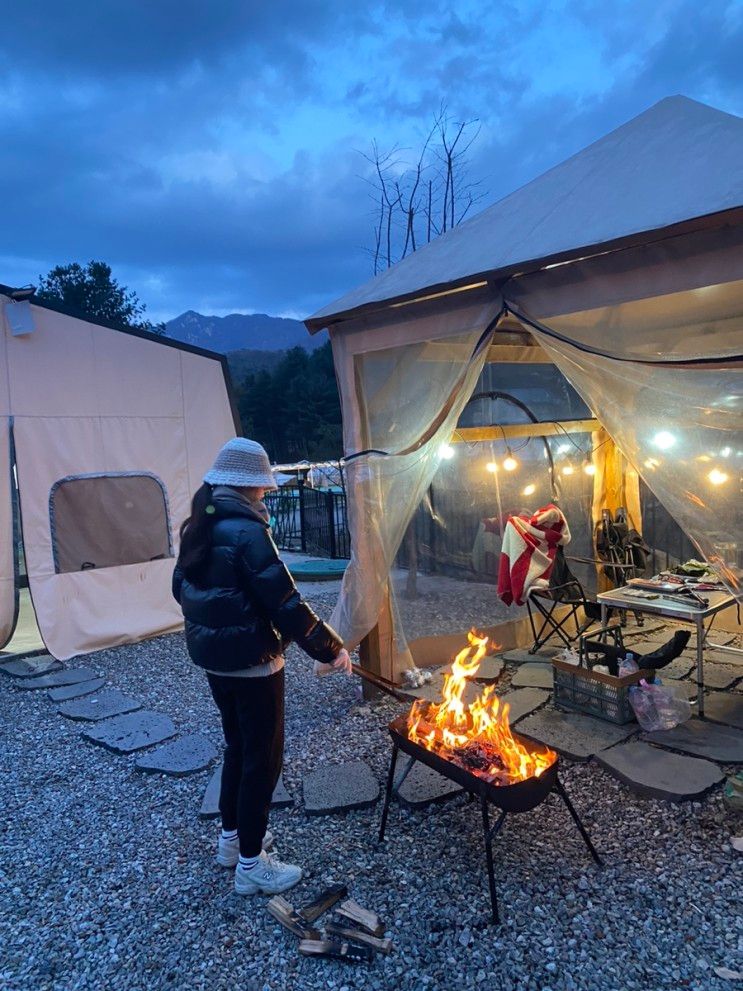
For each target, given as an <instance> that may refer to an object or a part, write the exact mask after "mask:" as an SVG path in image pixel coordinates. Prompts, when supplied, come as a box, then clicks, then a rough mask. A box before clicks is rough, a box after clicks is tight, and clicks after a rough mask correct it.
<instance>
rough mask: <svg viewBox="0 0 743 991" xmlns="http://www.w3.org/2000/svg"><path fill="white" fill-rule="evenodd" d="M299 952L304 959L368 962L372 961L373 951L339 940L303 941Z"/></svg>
mask: <svg viewBox="0 0 743 991" xmlns="http://www.w3.org/2000/svg"><path fill="white" fill-rule="evenodd" d="M299 952H300V953H303V954H304V955H305V956H306V957H335V958H336V959H339V960H356V961H364V962H368V961H369V960H373V959H374V950H372V948H371V947H370V946H362V945H361V944H360V943H349V942H348V941H347V940H345V939H344V940H341V939H303V940H302V941H301V942H300V944H299Z"/></svg>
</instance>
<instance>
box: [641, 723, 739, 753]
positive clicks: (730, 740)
mask: <svg viewBox="0 0 743 991" xmlns="http://www.w3.org/2000/svg"><path fill="white" fill-rule="evenodd" d="M642 739H643V740H647V741H648V743H656V744H658V745H659V746H662V747H670V748H671V749H672V750H681V751H682V752H683V753H685V754H692V755H693V756H694V757H708V758H710V760H716V761H719V762H720V763H723V764H743V734H742V733H741V732H740V730H737V729H735V728H734V727H731V726H722V725H721V724H720V723H713V722H710V721H708V720H706V719H704V720H703V719H697V718H694V719H687V721H686V722H685V723H681V725H680V726H676V727H675V728H674V729H669V730H661V731H658V732H656V733H643V735H642Z"/></svg>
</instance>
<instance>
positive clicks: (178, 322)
mask: <svg viewBox="0 0 743 991" xmlns="http://www.w3.org/2000/svg"><path fill="white" fill-rule="evenodd" d="M165 330H166V333H167V335H168V337H171V338H172V339H173V340H176V341H182V342H183V343H184V344H194V345H196V346H198V347H202V348H207V349H209V350H211V351H218V352H221V353H222V354H227V353H229V352H232V351H245V350H251V351H286V350H287V349H289V348H294V347H301V348H304V349H305V350H306V351H314V350H315V348H318V347H321V346H322V345H323V344H324V343H325V341H326V340H327V332H326V331H323V332H322V333H321V334H314V335H312V336H310V334H308V333H307V329H306V328H305V326H304V324H303V323H302V321H301V320H293V319H292V318H291V317H273V316H270V315H269V314H267V313H228V314H227V315H226V316H223V317H218V316H209V315H206V314H203V313H198V312H197V311H196V310H186V311H185V313H181V314H180V315H179V316H177V317H174V318H173V319H172V320H168V321H167V323H166V324H165Z"/></svg>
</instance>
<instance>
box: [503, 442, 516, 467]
mask: <svg viewBox="0 0 743 991" xmlns="http://www.w3.org/2000/svg"><path fill="white" fill-rule="evenodd" d="M507 450H508V454H507V456H506V457H505V459H504V461H503V467H504V468H505V470H506V471H516V469H517V468H518V466H519V463H518V461H517V460H516V458H514V456H513V453H512V451H511V448H510V447H509V448H508V449H507Z"/></svg>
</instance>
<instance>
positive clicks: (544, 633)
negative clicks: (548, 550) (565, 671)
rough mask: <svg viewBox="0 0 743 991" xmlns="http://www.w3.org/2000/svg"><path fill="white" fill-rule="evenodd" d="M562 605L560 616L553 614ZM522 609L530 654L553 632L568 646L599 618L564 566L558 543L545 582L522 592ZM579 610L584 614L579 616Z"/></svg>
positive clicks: (592, 602) (563, 558)
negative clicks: (528, 627) (530, 638)
mask: <svg viewBox="0 0 743 991" xmlns="http://www.w3.org/2000/svg"><path fill="white" fill-rule="evenodd" d="M565 606H567V607H568V609H567V612H566V613H565V615H564V616H562V617H558V616H557V615H555V614H556V613H557V612H558V610H560V609H562V608H563V607H565ZM526 609H527V612H528V613H529V623H530V625H531V632H532V634H533V636H534V643H533V644H532V646H531V647H530V648H529V653H530V654H536V652H537V651H538V650H539V649H540V648H541V647H543V646H544V645H545V644H546V643H547V642H548V641H549V640H551V639H552V637H554V636H556V637H558V638H559V639H560V640H561V641H562V643H563V644H564V645H565V646H566V647H570V646H571V645H572V644H573V643H575V641H576V640H579V639H580V637H581V635H582V634H583V633H585V632H586V630H587V629H588V628H589V627H590V626H591V625H592V624H593V623H595V622H597V621H598V620H600V619H601V607H600V606H599V605H598V603H596V602H594V601H593V600H591V599H589V598H588V597H587V596H586V593H585V592H584V590H583V586H582V585H581V583H580V582H579V581H578V579H577V578H576V577H575V575H574V574H573V573H572V571H571V570H570V568H569V567H568V564H567V561H566V560H565V554H564V552H563V549H562V547H558V548H557V554H556V555H555V563H554V566H553V568H552V572H551V574H550V578H549V586H548V587H547V588H530V589H529V591H528V593H527V596H526ZM581 610H582V611H583V614H584V618H581V615H580V611H581ZM538 624H540V625H539V629H537V625H538Z"/></svg>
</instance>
